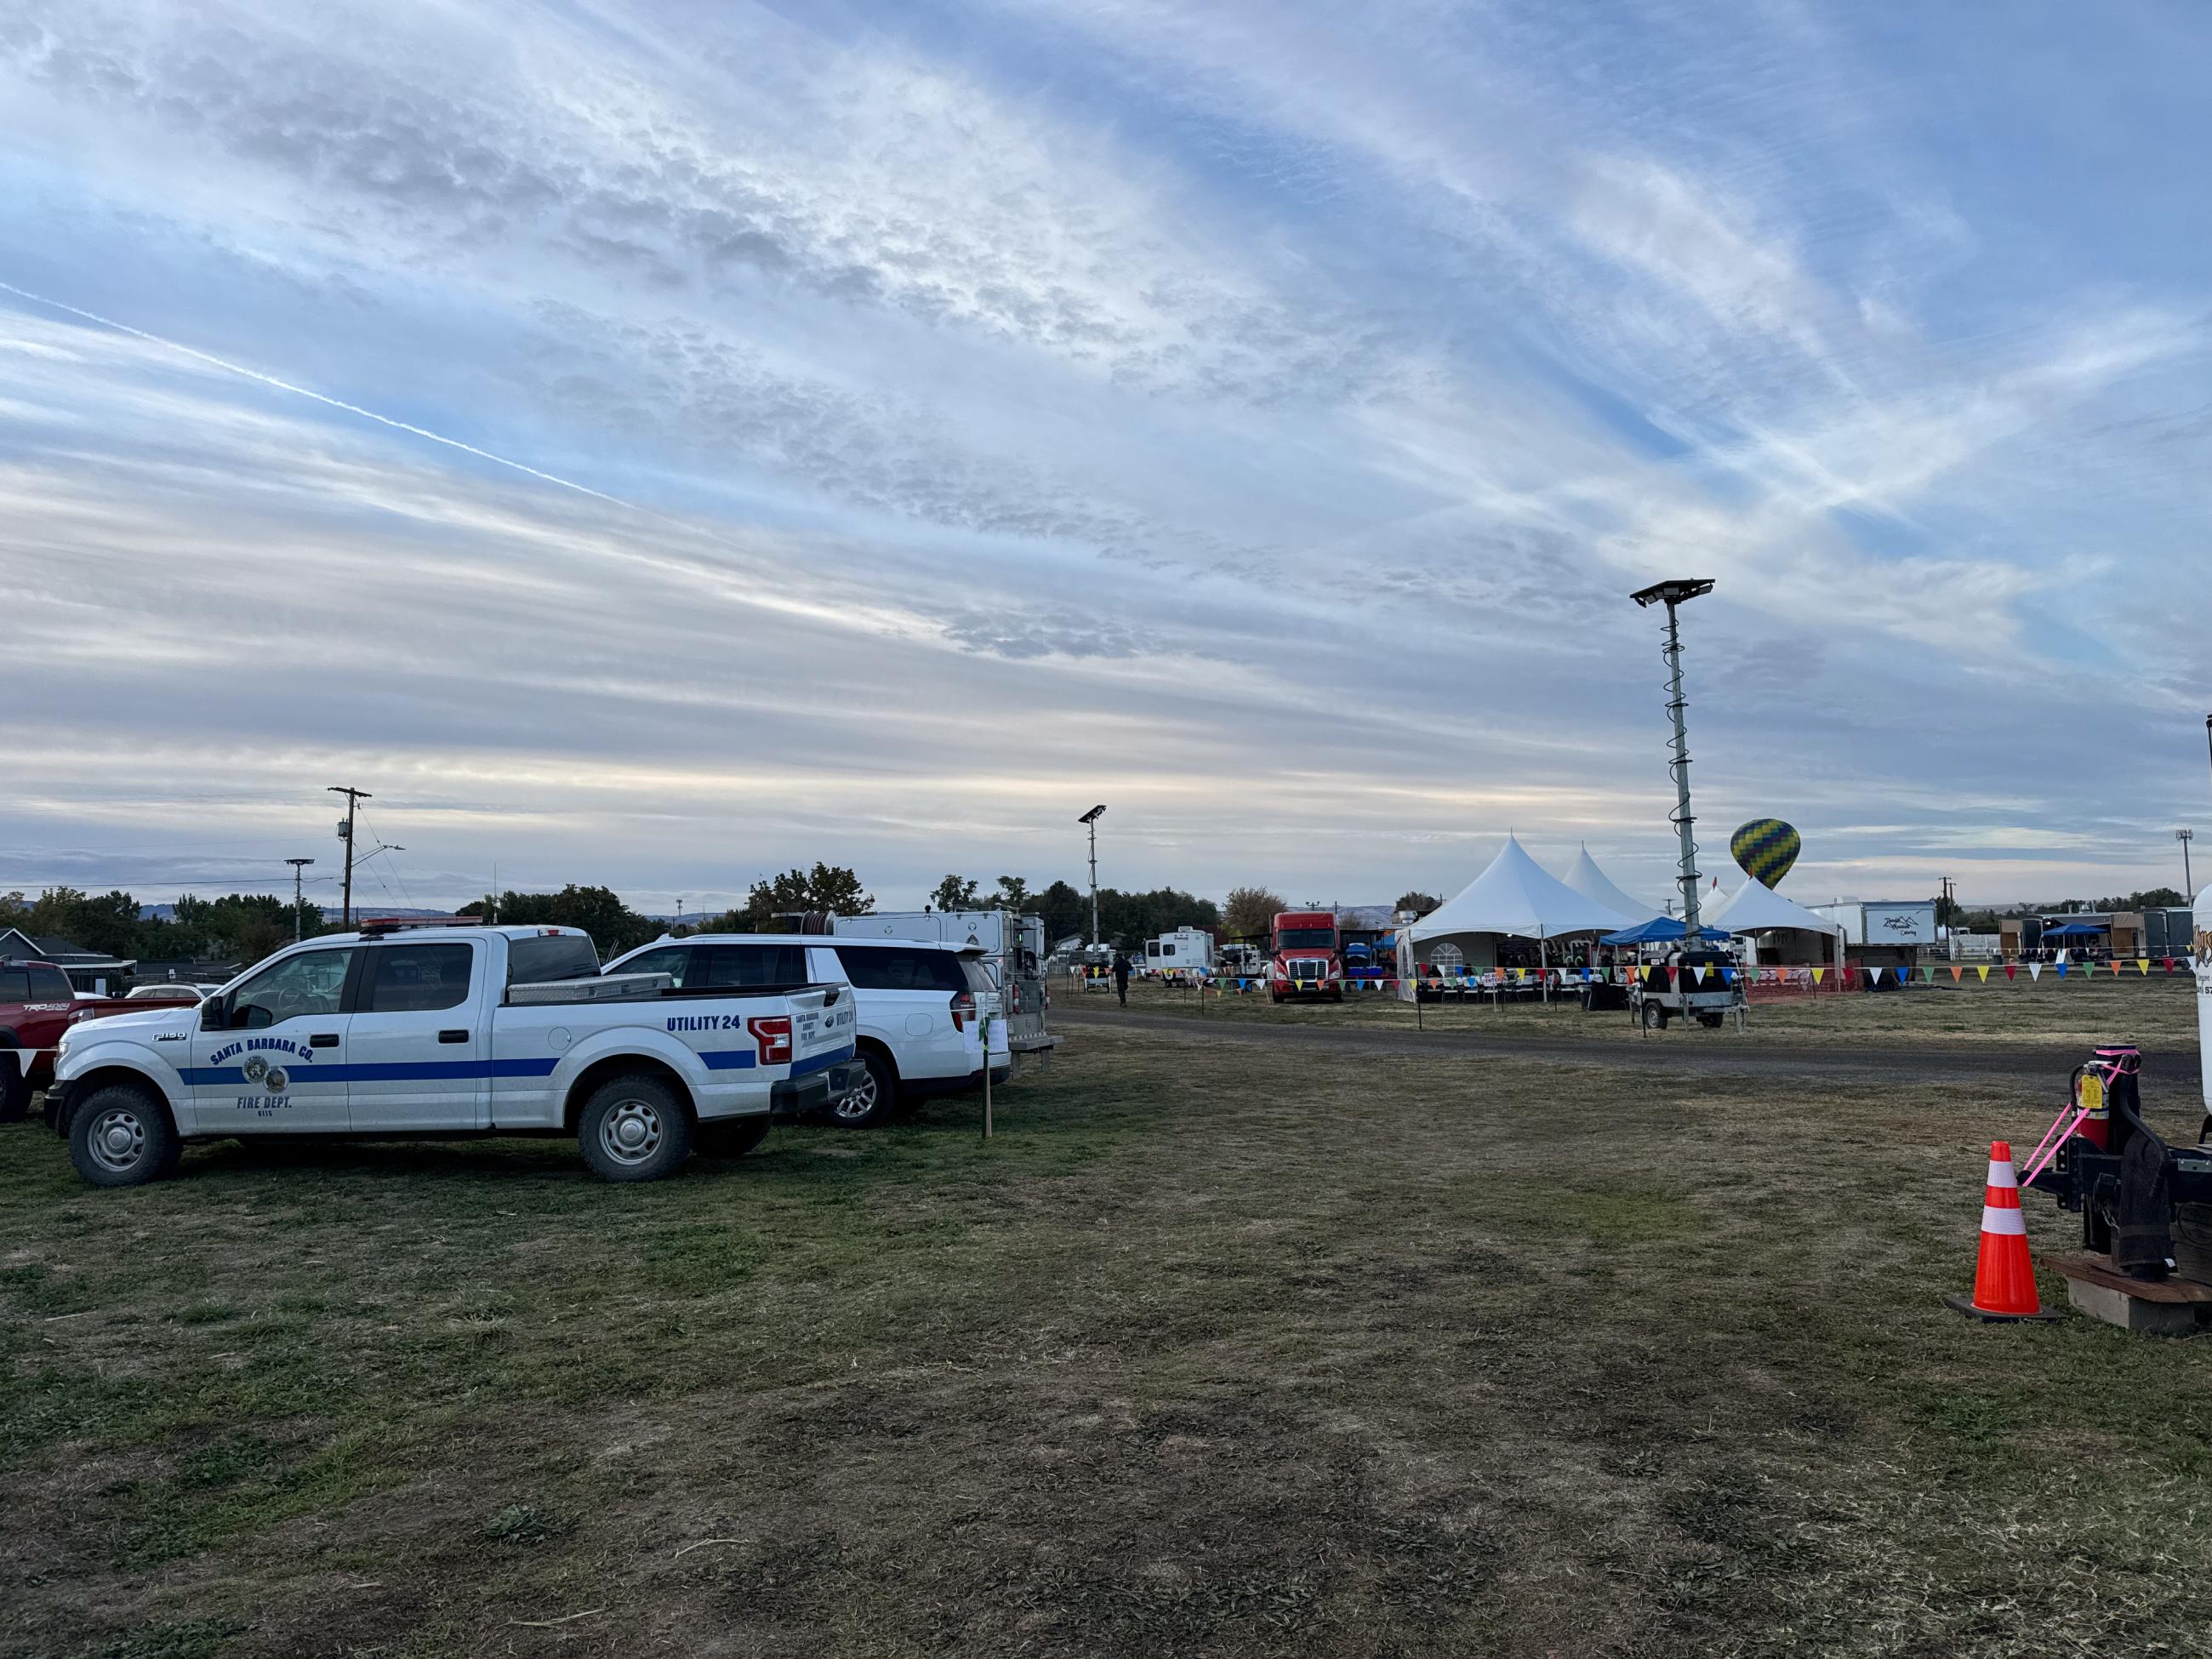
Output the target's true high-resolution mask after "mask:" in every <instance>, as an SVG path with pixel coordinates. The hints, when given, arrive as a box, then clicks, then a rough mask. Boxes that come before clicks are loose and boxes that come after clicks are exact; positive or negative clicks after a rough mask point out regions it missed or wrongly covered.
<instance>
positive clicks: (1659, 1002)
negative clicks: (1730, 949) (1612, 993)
mask: <svg viewBox="0 0 2212 1659" xmlns="http://www.w3.org/2000/svg"><path fill="white" fill-rule="evenodd" d="M1734 969H1735V958H1734V957H1730V956H1729V954H1728V953H1727V952H1726V951H1668V953H1667V957H1666V960H1665V961H1663V962H1654V963H1644V964H1643V965H1642V966H1640V967H1639V968H1638V969H1637V970H1636V983H1635V984H1634V985H1632V986H1631V987H1629V991H1628V1012H1629V1015H1630V1017H1631V1018H1633V1019H1635V1020H1636V1021H1637V1022H1638V1023H1639V1024H1641V1025H1642V1026H1643V1027H1644V1030H1647V1031H1663V1030H1666V1029H1667V1026H1668V1023H1669V1022H1670V1021H1673V1020H1677V1019H1694V1020H1696V1021H1697V1022H1698V1024H1700V1025H1703V1026H1705V1027H1706V1028H1707V1029H1708V1030H1713V1029H1717V1028H1718V1026H1719V1025H1720V1024H1721V1022H1722V1021H1723V1020H1725V1019H1726V1018H1728V1017H1729V1014H1730V1013H1732V1012H1735V1010H1736V1009H1737V1008H1739V1007H1741V1006H1742V1005H1743V1001H1744V991H1743V975H1742V974H1741V972H1737V971H1732V970H1734Z"/></svg>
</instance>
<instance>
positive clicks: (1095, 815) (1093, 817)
mask: <svg viewBox="0 0 2212 1659" xmlns="http://www.w3.org/2000/svg"><path fill="white" fill-rule="evenodd" d="M2206 724H2208V725H2212V721H2207V722H2206ZM1105 810H1106V808H1105V805H1104V804H1103V802H1102V803H1101V804H1100V805H1097V806H1094V807H1092V808H1091V810H1090V811H1088V812H1085V814H1084V815H1083V816H1082V817H1079V818H1078V819H1076V822H1077V823H1081V824H1087V825H1089V826H1090V829H1091V949H1092V950H1094V951H1095V950H1097V948H1098V819H1099V816H1100V815H1101V814H1102V813H1103V812H1104V811H1105Z"/></svg>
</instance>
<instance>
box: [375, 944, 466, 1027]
mask: <svg viewBox="0 0 2212 1659" xmlns="http://www.w3.org/2000/svg"><path fill="white" fill-rule="evenodd" d="M474 954H475V951H474V947H472V946H471V945H385V946H383V947H382V948H380V949H379V950H375V951H370V952H369V956H368V960H369V972H368V975H367V977H368V987H367V990H366V993H365V994H364V995H363V996H362V1000H361V1004H360V1012H362V1013H365V1014H411V1013H427V1012H429V1011H431V1010H432V1009H436V1008H458V1007H459V1006H461V1004H463V1003H464V1002H465V1001H467V1000H468V997H469V968H470V965H471V957H473V955H474Z"/></svg>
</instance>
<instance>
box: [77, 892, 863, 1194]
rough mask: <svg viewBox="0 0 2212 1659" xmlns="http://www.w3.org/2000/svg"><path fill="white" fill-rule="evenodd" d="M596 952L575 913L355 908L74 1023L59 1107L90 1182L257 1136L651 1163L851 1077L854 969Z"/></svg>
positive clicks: (731, 1144) (729, 1148) (605, 1167)
mask: <svg viewBox="0 0 2212 1659" xmlns="http://www.w3.org/2000/svg"><path fill="white" fill-rule="evenodd" d="M853 1033H854V1016H853V999H852V994H851V993H850V991H849V990H848V988H847V987H844V986H842V985H762V986H751V987H723V986H716V987H712V988H710V989H699V990H695V989H691V988H690V987H685V988H682V989H678V988H677V987H675V986H674V984H673V983H672V982H671V980H670V979H669V978H668V977H667V976H666V975H629V976H626V977H623V978H618V979H605V978H601V977H599V953H598V951H596V950H595V949H594V948H593V946H592V941H591V939H590V937H589V936H588V935H586V934H585V933H580V932H579V931H578V930H577V929H575V928H573V927H483V926H479V925H474V919H473V918H464V919H462V921H461V923H460V924H459V925H456V924H444V925H434V924H425V923H420V922H411V921H388V922H374V921H370V922H364V923H363V924H362V927H361V931H360V932H358V933H333V934H329V935H326V936H325V937H324V938H321V939H310V940H308V941H307V942H306V943H305V944H301V945H292V946H290V947H289V949H286V950H284V951H279V952H278V953H276V955H275V956H272V957H269V958H268V959H267V960H265V961H264V962H262V963H258V964H257V965H255V966H254V967H252V968H251V969H247V970H246V972H245V973H244V974H242V975H240V976H239V977H238V978H237V979H234V980H233V981H231V982H230V983H229V984H228V985H226V986H224V987H222V989H221V990H220V991H218V992H216V994H214V995H212V996H210V997H209V998H208V999H207V1000H206V1001H204V1002H202V1003H199V1004H197V1005H194V1006H185V1007H167V1008H160V1009H157V1010H154V1011H150V1012H146V1013H143V1014H140V1013H130V1014H118V1015H114V1016H112V1017H110V1018H105V1019H97V1020H88V1021H86V1022H84V1023H82V1024H79V1025H76V1026H73V1027H71V1028H70V1031H69V1033H68V1035H67V1036H64V1038H63V1040H62V1048H61V1053H60V1055H59V1057H58V1060H56V1062H55V1066H54V1083H53V1085H52V1087H51V1088H50V1089H48V1091H46V1121H47V1122H48V1123H49V1124H51V1125H52V1127H54V1128H55V1129H56V1130H58V1132H59V1133H62V1134H64V1135H65V1136H66V1137H67V1138H68V1139H69V1143H70V1159H71V1161H72V1162H73V1163H75V1164H76V1169H77V1173H78V1174H80V1175H82V1176H83V1177H84V1178H85V1179H86V1180H87V1181H88V1182H91V1183H92V1184H93V1185H94V1186H96V1187H131V1186H136V1185H137V1184H139V1183H140V1182H146V1181H151V1180H153V1179H154V1178H155V1177H156V1176H161V1175H162V1174H165V1173H167V1171H168V1170H171V1169H173V1167H174V1166H175V1164H176V1161H177V1158H178V1154H179V1150H180V1148H181V1146H182V1145H183V1143H185V1142H186V1141H192V1140H210V1139H231V1138H237V1137H246V1136H255V1135H275V1136H307V1135H330V1136H349V1137H378V1136H383V1137H390V1138H395V1139H427V1138H430V1137H441V1136H453V1135H569V1134H573V1135H574V1136H575V1137H576V1139H577V1143H578V1145H579V1146H580V1148H581V1150H582V1152H583V1157H584V1162H585V1164H586V1165H588V1166H589V1167H590V1169H591V1170H592V1174H594V1175H596V1176H600V1177H602V1178H603V1179H605V1180H608V1181H652V1180H655V1179H658V1178H659V1177H660V1176H668V1175H673V1174H674V1173H675V1172H676V1171H677V1170H679V1169H681V1168H682V1167H683V1165H684V1162H685V1160H686V1159H688V1158H690V1155H691V1151H692V1148H693V1146H694V1145H695V1144H696V1145H698V1146H700V1147H701V1149H702V1150H704V1151H708V1152H721V1153H726V1154H732V1155H734V1154H736V1153H740V1152H746V1151H749V1150H750V1149H751V1148H752V1147H753V1146H757V1145H758V1144H759V1141H760V1139H761V1138H762V1136H763V1135H764V1134H766V1133H768V1126H769V1121H770V1120H771V1119H772V1118H774V1119H782V1118H786V1117H795V1116H798V1115H799V1114H801V1113H803V1112H806V1111H810V1110H813V1109H817V1108H819V1107H822V1106H824V1105H826V1104H828V1103H829V1101H831V1100H832V1099H834V1098H836V1097H838V1096H841V1095H842V1094H844V1093H845V1092H846V1091H848V1089H849V1088H850V1087H851V1086H852V1085H851V1080H850V1078H849V1076H848V1070H849V1066H850V1062H851V1060H852V1059H853Z"/></svg>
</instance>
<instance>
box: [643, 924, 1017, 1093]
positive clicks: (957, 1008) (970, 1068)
mask: <svg viewBox="0 0 2212 1659" xmlns="http://www.w3.org/2000/svg"><path fill="white" fill-rule="evenodd" d="M606 972H607V973H608V974H609V975H629V974H666V975H669V976H670V977H671V978H672V979H673V980H674V981H675V982H676V983H677V984H678V985H679V986H681V987H684V988H686V989H690V988H692V987H703V986H718V985H720V986H727V985H778V984H790V983H793V982H811V983H815V984H822V985H848V986H850V987H852V997H853V1008H854V1021H855V1024H854V1028H853V1040H854V1046H855V1050H856V1052H855V1053H854V1056H853V1064H852V1066H850V1067H848V1072H849V1073H850V1076H851V1079H852V1085H853V1086H852V1089H851V1091H850V1092H849V1093H847V1094H842V1095H840V1096H838V1097H836V1099H834V1100H832V1101H831V1102H830V1103H829V1118H830V1121H832V1122H835V1123H841V1124H842V1125H844V1126H845V1127H848V1128H865V1127H871V1126H873V1125H875V1124H878V1123H884V1122H888V1121H890V1119H891V1118H892V1117H893V1116H895V1115H897V1114H898V1113H899V1112H900V1111H902V1110H903V1109H906V1108H908V1107H909V1106H912V1105H914V1104H915V1103H916V1102H918V1101H920V1100H921V1099H923V1098H924V1097H927V1096H930V1095H945V1094H957V1093H959V1092H961V1091H964V1090H969V1089H980V1088H981V1087H982V1086H983V1061H984V1052H983V1049H984V1026H983V1020H982V1013H983V1010H984V1008H985V1007H986V1006H987V1004H988V1001H989V999H990V997H991V995H992V994H993V987H992V984H991V976H990V975H989V973H988V972H987V970H986V969H985V968H984V965H983V949H982V947H981V945H939V944H937V943H935V942H933V941H932V940H927V939H836V938H827V937H824V936H823V935H822V934H819V933H694V934H692V935H691V936H690V938H688V939H661V940H659V941H658V942H657V943H654V944H652V945H645V946H643V947H642V948H641V949H639V950H635V951H631V952H630V953H629V955H628V956H623V957H616V958H615V959H614V960H613V961H612V962H611V963H608V964H607V966H606ZM1007 1072H1008V1066H1006V1064H1005V1063H1003V1062H1002V1063H1000V1064H999V1065H996V1066H993V1067H992V1070H991V1081H992V1082H994V1083H1003V1082H1005V1081H1006V1076H1007Z"/></svg>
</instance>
